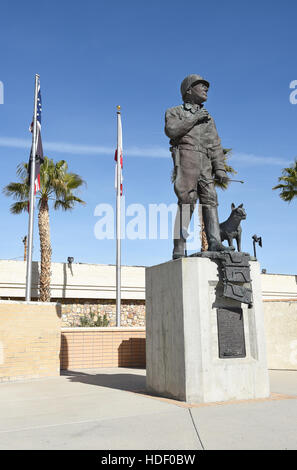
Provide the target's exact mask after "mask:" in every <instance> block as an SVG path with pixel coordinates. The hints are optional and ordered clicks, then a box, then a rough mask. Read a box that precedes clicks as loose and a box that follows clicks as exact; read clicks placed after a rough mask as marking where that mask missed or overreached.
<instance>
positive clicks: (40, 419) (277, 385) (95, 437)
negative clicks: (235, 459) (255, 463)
mask: <svg viewBox="0 0 297 470" xmlns="http://www.w3.org/2000/svg"><path fill="white" fill-rule="evenodd" d="M270 384H271V392H272V393H271V397H270V398H269V399H263V400H248V401H241V402H228V403H214V404H201V405H189V404H186V403H182V402H177V401H174V400H168V399H164V398H159V397H152V396H150V395H146V391H145V370H140V369H124V368H114V369H90V370H82V371H67V372H64V373H63V375H61V376H60V377H57V378H47V379H39V380H30V381H26V382H12V383H2V384H0V417H1V418H0V449H2V450H3V449H35V450H37V449H47V450H53V449H77V450H81V449H82V450H89V449H95V450H97V449H98V450H99V449H100V450H102V449H110V450H113V449H119V450H137V449H149V450H162V449H166V450H170V449H177V450H187V449H189V450H193V449H196V450H201V449H206V450H208V449H231V450H232V449H297V371H270Z"/></svg>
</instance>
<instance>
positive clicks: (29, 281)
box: [26, 74, 39, 301]
mask: <svg viewBox="0 0 297 470" xmlns="http://www.w3.org/2000/svg"><path fill="white" fill-rule="evenodd" d="M38 82H39V75H38V74H36V75H35V94H34V115H33V136H32V155H31V159H30V165H31V171H30V195H29V227H28V256H27V273H26V301H30V300H31V287H32V251H33V228H34V202H35V201H34V189H35V158H36V140H37V139H36V137H37V95H38Z"/></svg>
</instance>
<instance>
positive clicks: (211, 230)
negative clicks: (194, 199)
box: [202, 205, 234, 251]
mask: <svg viewBox="0 0 297 470" xmlns="http://www.w3.org/2000/svg"><path fill="white" fill-rule="evenodd" d="M202 215H203V222H204V226H205V233H206V238H207V242H208V251H234V247H233V246H224V245H223V244H222V242H221V235H220V224H219V217H218V209H217V206H204V205H203V206H202Z"/></svg>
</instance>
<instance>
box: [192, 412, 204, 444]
mask: <svg viewBox="0 0 297 470" xmlns="http://www.w3.org/2000/svg"><path fill="white" fill-rule="evenodd" d="M188 410H189V413H190V417H191V420H192V424H193V426H194V429H195V432H196V435H197V437H198V440H199V442H200V445H201V447H202V450H205V448H204V445H203V443H202V440H201V437H200V435H199V432H198V429H197V426H196V423H195V421H194V418H193V415H192V411H191V408H188Z"/></svg>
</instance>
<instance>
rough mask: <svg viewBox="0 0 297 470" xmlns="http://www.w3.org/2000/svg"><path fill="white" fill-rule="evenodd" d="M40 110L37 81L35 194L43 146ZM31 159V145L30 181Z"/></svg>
mask: <svg viewBox="0 0 297 470" xmlns="http://www.w3.org/2000/svg"><path fill="white" fill-rule="evenodd" d="M41 111H42V102H41V92H40V81H38V93H37V134H36V155H35V183H34V194H36V193H37V191H39V190H40V165H41V164H42V163H43V162H44V158H43V147H42V140H41ZM29 131H30V132H31V133H33V121H32V123H31V125H30V127H29ZM31 159H32V147H31V152H30V159H29V166H28V175H29V181H30V173H31Z"/></svg>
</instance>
